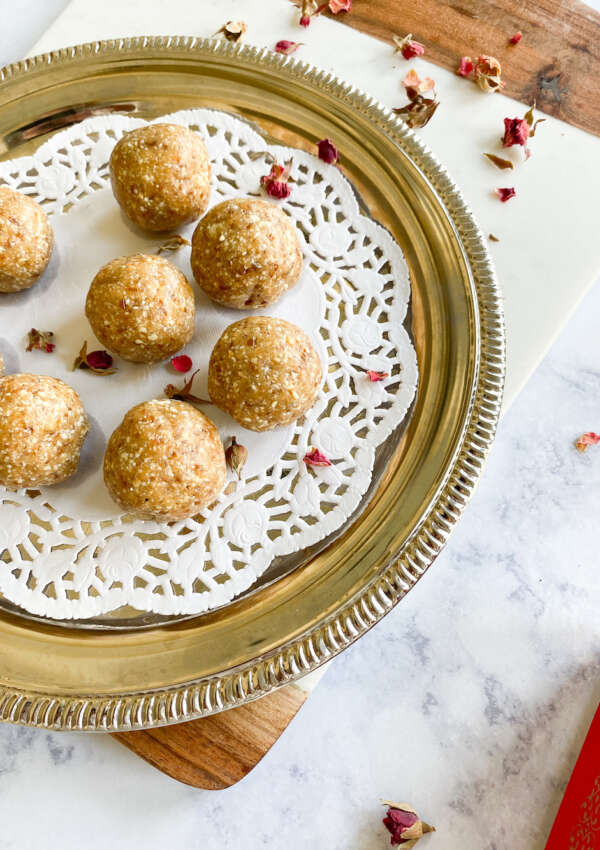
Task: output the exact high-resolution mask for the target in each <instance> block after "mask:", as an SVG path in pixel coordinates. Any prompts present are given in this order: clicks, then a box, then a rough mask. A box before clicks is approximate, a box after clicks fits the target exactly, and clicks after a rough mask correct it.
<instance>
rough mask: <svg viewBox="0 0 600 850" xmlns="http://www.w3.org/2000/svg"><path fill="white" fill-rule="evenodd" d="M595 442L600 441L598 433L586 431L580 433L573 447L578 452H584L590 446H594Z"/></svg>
mask: <svg viewBox="0 0 600 850" xmlns="http://www.w3.org/2000/svg"><path fill="white" fill-rule="evenodd" d="M597 443H600V434H595V433H594V432H593V431H588V432H587V434H582V435H581V437H578V438H577V439H576V440H575V448H576V449H577V451H578V452H585V451H587V450H588V448H589V447H590V446H595V445H596V444H597Z"/></svg>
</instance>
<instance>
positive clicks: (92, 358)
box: [85, 350, 113, 372]
mask: <svg viewBox="0 0 600 850" xmlns="http://www.w3.org/2000/svg"><path fill="white" fill-rule="evenodd" d="M85 362H86V363H87V365H88V366H89V367H90V369H97V370H98V371H100V372H103V371H104V370H105V369H110V368H111V367H112V365H113V359H112V357H111V356H110V354H109V353H108V351H104V350H102V351H100V350H98V351H90V353H89V354H88V355H87V356H86V358H85Z"/></svg>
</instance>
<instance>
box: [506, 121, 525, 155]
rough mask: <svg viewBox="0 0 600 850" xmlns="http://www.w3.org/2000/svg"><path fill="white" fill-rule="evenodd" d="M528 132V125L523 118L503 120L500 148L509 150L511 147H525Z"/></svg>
mask: <svg viewBox="0 0 600 850" xmlns="http://www.w3.org/2000/svg"><path fill="white" fill-rule="evenodd" d="M529 131H530V128H529V123H528V121H527V120H526V119H525V118H505V119H504V138H503V139H502V147H504V148H510V147H512V146H513V145H522V146H523V147H525V145H526V144H527V139H528V138H529Z"/></svg>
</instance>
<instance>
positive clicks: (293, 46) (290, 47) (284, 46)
mask: <svg viewBox="0 0 600 850" xmlns="http://www.w3.org/2000/svg"><path fill="white" fill-rule="evenodd" d="M301 46H302V42H300V41H287V40H286V39H285V38H284V39H282V40H281V41H278V42H277V44H276V45H275V53H285V55H286V56H289V54H290V53H295V52H296V50H298V48H299V47H301Z"/></svg>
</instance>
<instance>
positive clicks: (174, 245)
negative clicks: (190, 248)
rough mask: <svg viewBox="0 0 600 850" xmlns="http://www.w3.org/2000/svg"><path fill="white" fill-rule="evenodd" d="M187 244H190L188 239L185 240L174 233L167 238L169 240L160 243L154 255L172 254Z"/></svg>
mask: <svg viewBox="0 0 600 850" xmlns="http://www.w3.org/2000/svg"><path fill="white" fill-rule="evenodd" d="M189 244H190V242H189V240H188V239H185V238H184V237H183V236H180V235H179V234H178V233H175V234H174V235H173V236H169V238H168V239H167V240H165V241H164V242H163V243H162V245H161V246H160V247H159V248H158V250H157V252H156V253H157V254H172V253H173V252H174V251H178V250H179V248H182V247H183V246H184V245H189Z"/></svg>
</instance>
